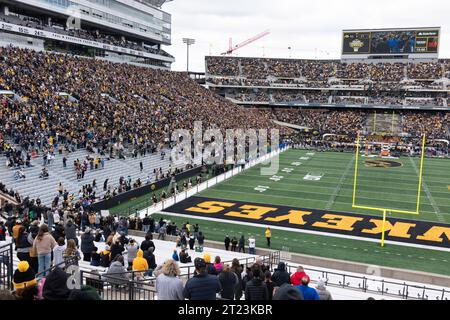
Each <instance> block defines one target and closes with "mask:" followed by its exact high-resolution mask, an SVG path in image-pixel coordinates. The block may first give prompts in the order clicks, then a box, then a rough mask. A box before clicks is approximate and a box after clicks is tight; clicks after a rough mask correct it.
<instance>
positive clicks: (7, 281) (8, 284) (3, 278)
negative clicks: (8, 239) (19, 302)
mask: <svg viewBox="0 0 450 320" xmlns="http://www.w3.org/2000/svg"><path fill="white" fill-rule="evenodd" d="M13 254H14V252H13V244H12V243H8V244H4V245H2V246H0V289H2V290H12V276H13Z"/></svg>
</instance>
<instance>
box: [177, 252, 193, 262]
mask: <svg viewBox="0 0 450 320" xmlns="http://www.w3.org/2000/svg"><path fill="white" fill-rule="evenodd" d="M191 262H192V258H191V257H190V256H189V254H188V253H187V252H186V249H181V252H180V263H191Z"/></svg>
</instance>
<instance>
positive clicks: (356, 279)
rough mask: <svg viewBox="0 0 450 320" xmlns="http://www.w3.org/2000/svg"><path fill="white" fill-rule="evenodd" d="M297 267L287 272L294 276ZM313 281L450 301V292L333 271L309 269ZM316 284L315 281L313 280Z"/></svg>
mask: <svg viewBox="0 0 450 320" xmlns="http://www.w3.org/2000/svg"><path fill="white" fill-rule="evenodd" d="M296 268H297V267H296V266H290V265H287V271H288V272H289V273H290V274H293V273H294V272H295V271H296ZM306 273H307V274H308V275H309V276H310V278H311V279H317V280H319V279H321V280H323V281H324V282H325V284H326V285H327V286H330V287H339V288H343V289H352V290H357V291H361V292H365V293H373V294H377V295H385V296H389V297H395V298H400V299H411V300H449V299H450V290H446V289H444V288H443V289H436V288H430V287H427V286H420V285H413V284H408V283H406V282H396V281H386V280H384V279H376V278H371V277H365V276H356V275H349V274H345V273H338V272H332V271H325V270H318V269H312V268H309V267H308V268H307V270H306ZM312 281H313V282H315V281H314V280H312Z"/></svg>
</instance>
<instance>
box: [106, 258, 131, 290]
mask: <svg viewBox="0 0 450 320" xmlns="http://www.w3.org/2000/svg"><path fill="white" fill-rule="evenodd" d="M105 278H106V279H107V280H108V282H109V283H111V284H112V285H114V286H121V285H124V284H126V283H128V282H129V281H130V280H129V278H128V275H127V269H126V268H125V266H124V259H123V256H122V255H120V254H119V255H117V256H116V258H115V260H114V261H113V262H112V263H111V265H110V266H109V268H108V271H107V272H106V275H105Z"/></svg>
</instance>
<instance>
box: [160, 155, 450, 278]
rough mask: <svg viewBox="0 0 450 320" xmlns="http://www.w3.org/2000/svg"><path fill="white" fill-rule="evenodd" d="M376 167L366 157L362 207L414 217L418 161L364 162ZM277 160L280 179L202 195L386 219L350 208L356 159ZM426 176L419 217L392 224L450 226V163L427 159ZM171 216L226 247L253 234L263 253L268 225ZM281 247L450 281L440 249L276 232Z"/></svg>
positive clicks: (236, 182)
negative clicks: (226, 238)
mask: <svg viewBox="0 0 450 320" xmlns="http://www.w3.org/2000/svg"><path fill="white" fill-rule="evenodd" d="M312 153H313V154H312ZM307 158H308V159H307ZM373 160H380V159H371V158H364V157H360V159H359V161H358V167H359V169H358V171H357V175H356V176H357V191H356V195H357V197H356V202H357V204H359V205H364V206H375V207H385V208H390V209H399V210H408V211H409V210H411V211H415V210H416V204H417V192H418V182H419V169H420V158H411V157H401V158H400V159H395V160H393V161H394V162H395V166H393V167H389V168H384V167H373V166H368V165H366V161H369V162H370V161H373ZM279 161H280V168H279V171H278V173H276V174H275V176H277V177H274V176H273V175H272V176H262V175H261V174H260V168H261V166H255V167H253V168H251V169H249V170H246V171H244V172H242V173H240V174H239V175H236V176H235V177H232V178H230V179H228V180H226V181H225V182H222V183H220V184H217V185H216V186H214V187H212V188H209V189H207V190H205V191H203V192H201V193H200V194H198V195H197V196H200V197H205V198H218V199H224V200H231V201H242V202H256V203H262V204H269V205H283V206H289V207H296V208H307V209H321V210H330V211H337V212H354V213H359V214H367V215H380V216H381V213H380V212H377V211H368V210H361V209H354V208H352V195H353V186H354V183H353V182H354V176H355V155H354V154H352V153H340V152H314V151H306V150H289V151H287V152H284V153H283V154H281V155H280V160H279ZM299 163H300V164H299ZM285 169H287V170H285ZM423 169H424V171H423V183H422V191H421V204H420V210H419V211H420V214H419V215H410V214H408V215H405V214H392V215H391V217H398V218H406V219H416V220H426V221H432V222H443V223H450V190H449V185H450V170H449V169H450V160H447V159H432V158H429V159H425V161H424V168H423ZM311 177H312V180H311ZM318 177H320V179H319V178H318ZM305 178H308V179H307V180H305ZM314 179H316V180H314ZM167 211H169V212H170V208H169V209H168V210H167ZM168 215H170V214H169V213H164V212H163V213H161V214H158V215H157V217H161V216H162V217H166V218H168V219H170V220H172V221H176V222H177V223H180V224H181V223H183V222H186V221H187V220H188V221H189V222H190V223H191V224H192V223H196V222H198V223H199V224H200V226H201V227H200V228H201V229H202V230H203V231H204V232H205V234H206V237H207V238H209V239H211V240H216V241H223V238H224V235H225V234H226V233H228V234H230V236H239V235H240V234H244V235H247V238H248V235H250V234H252V235H254V236H256V240H257V246H260V247H264V246H265V238H264V227H263V226H261V227H254V226H246V225H242V224H239V222H236V223H235V224H234V223H233V222H232V224H230V223H225V222H224V223H221V222H217V221H208V220H204V219H196V217H186V218H181V217H176V216H168ZM228 222H229V221H228ZM283 247H284V248H286V247H287V248H289V251H291V252H297V253H302V254H309V255H314V256H320V257H326V258H333V259H339V260H347V261H354V262H361V263H367V264H375V265H380V266H387V267H395V268H403V269H411V270H419V271H425V272H431V273H438V274H445V275H450V268H449V263H450V252H448V251H441V250H438V249H436V250H434V249H431V248H430V249H428V248H416V247H410V246H407V245H401V244H387V245H386V246H385V247H384V248H381V247H380V244H379V243H377V242H368V241H364V240H357V239H347V238H342V237H333V236H331V235H318V234H308V233H301V232H295V230H293V231H292V232H291V231H283V230H274V231H273V244H272V249H283Z"/></svg>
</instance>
